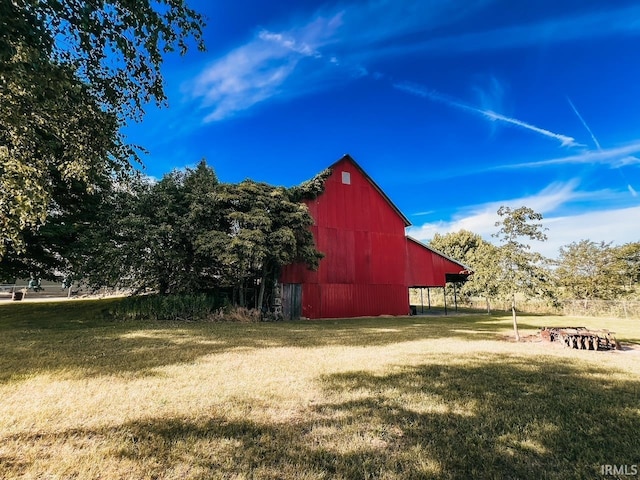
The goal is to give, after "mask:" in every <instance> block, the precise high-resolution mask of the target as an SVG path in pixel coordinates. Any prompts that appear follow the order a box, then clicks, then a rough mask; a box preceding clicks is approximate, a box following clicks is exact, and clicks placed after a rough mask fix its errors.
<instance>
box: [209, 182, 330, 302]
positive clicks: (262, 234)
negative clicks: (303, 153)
mask: <svg viewBox="0 0 640 480" xmlns="http://www.w3.org/2000/svg"><path fill="white" fill-rule="evenodd" d="M304 188H306V187H305V186H303V190H304ZM312 190H313V189H312ZM306 194H313V192H307V193H304V192H301V189H300V187H294V188H292V189H285V188H283V187H273V186H271V185H268V184H265V183H259V182H254V181H252V180H245V181H243V182H240V183H239V184H236V185H231V184H229V185H224V186H223V188H222V189H221V193H220V199H221V206H222V209H223V212H225V214H224V218H225V220H226V223H225V228H226V231H227V235H228V242H227V244H226V246H225V247H226V248H225V249H224V253H223V256H222V258H223V262H224V265H225V269H226V270H225V271H226V278H227V279H228V281H229V283H230V284H231V285H232V286H233V287H234V288H235V290H236V292H238V300H239V303H240V304H241V305H244V304H245V302H246V296H245V293H244V292H245V288H246V287H247V286H248V285H249V284H252V285H255V284H258V285H259V289H258V295H257V298H256V303H257V305H258V306H259V307H261V306H262V305H263V301H264V294H265V288H266V286H267V285H268V284H270V283H271V282H273V281H274V280H275V278H277V275H278V272H279V270H280V268H281V267H282V266H284V265H288V264H291V263H294V262H304V263H306V264H307V266H308V267H309V268H312V269H315V268H317V267H318V264H319V261H320V259H321V258H322V255H321V254H320V253H319V252H318V251H317V250H316V249H315V246H314V242H313V235H312V233H311V231H310V230H309V227H310V226H311V225H312V223H313V220H312V218H311V216H310V215H309V211H308V209H307V207H306V205H304V204H303V203H300V202H299V201H297V200H298V199H299V198H302V196H304V195H306Z"/></svg>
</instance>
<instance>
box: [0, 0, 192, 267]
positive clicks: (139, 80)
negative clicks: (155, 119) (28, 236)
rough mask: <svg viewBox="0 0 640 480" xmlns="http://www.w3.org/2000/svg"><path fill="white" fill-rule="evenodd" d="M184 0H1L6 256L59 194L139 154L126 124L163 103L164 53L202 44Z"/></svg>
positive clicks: (2, 249)
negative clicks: (126, 137) (123, 129)
mask: <svg viewBox="0 0 640 480" xmlns="http://www.w3.org/2000/svg"><path fill="white" fill-rule="evenodd" d="M202 27H203V20H202V18H201V17H200V15H199V14H197V13H196V12H195V11H193V10H191V9H190V8H188V7H187V5H186V4H185V2H184V0H136V1H130V0H103V1H99V2H98V1H85V2H77V1H72V0H13V1H3V2H0V31H1V32H2V35H0V97H1V98H2V102H0V235H1V238H0V259H1V258H3V257H4V256H5V255H6V254H7V252H8V251H14V252H20V251H24V250H25V248H26V247H27V245H26V243H25V238H24V237H23V233H24V232H25V231H30V232H34V231H35V230H37V228H38V227H40V226H41V225H43V224H44V223H45V221H46V219H47V218H48V217H49V216H50V215H51V214H52V213H53V212H56V208H57V205H58V204H59V203H60V202H59V199H58V197H56V195H59V194H67V193H68V192H69V191H70V190H73V189H75V188H77V186H78V185H84V186H85V189H86V190H87V191H88V192H92V191H95V190H96V189H97V186H98V184H99V183H100V180H101V179H102V178H103V177H104V175H105V174H107V175H113V174H117V173H118V172H122V171H126V170H127V168H128V167H129V166H130V164H131V162H132V161H135V160H136V159H137V157H136V155H135V151H134V149H132V148H130V147H128V146H127V145H126V142H125V141H124V138H123V137H122V135H121V134H120V133H119V127H120V126H121V125H122V124H123V123H125V122H126V121H128V120H132V119H133V120H138V119H140V118H141V117H142V115H143V107H144V106H145V104H147V103H149V102H153V101H155V102H156V103H158V104H163V103H164V102H165V101H166V97H165V94H164V90H163V84H162V75H161V70H160V69H161V65H162V58H163V54H164V53H167V52H169V51H172V50H176V49H178V50H180V52H181V53H184V52H185V51H186V49H187V47H188V43H189V41H190V39H193V41H194V42H195V44H196V45H197V46H198V47H200V48H202V47H203V44H202V40H201V30H202Z"/></svg>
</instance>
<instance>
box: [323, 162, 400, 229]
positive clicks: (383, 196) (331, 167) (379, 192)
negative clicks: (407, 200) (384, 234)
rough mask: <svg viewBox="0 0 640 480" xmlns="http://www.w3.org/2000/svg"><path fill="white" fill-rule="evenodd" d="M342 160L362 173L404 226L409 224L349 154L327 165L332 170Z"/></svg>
mask: <svg viewBox="0 0 640 480" xmlns="http://www.w3.org/2000/svg"><path fill="white" fill-rule="evenodd" d="M343 162H347V163H350V164H352V165H353V166H354V167H355V168H356V169H357V170H358V171H359V172H360V173H361V174H362V176H363V177H364V178H365V179H366V180H367V181H368V182H369V183H370V184H371V186H372V187H373V188H374V189H375V190H376V191H377V192H378V194H380V196H381V197H382V198H384V200H385V201H386V202H387V203H388V204H389V206H390V207H391V208H392V209H393V211H394V212H396V214H397V215H398V216H399V217H400V218H401V219H402V221H403V222H404V225H405V227H408V226H410V225H411V222H410V221H409V219H408V218H407V217H406V216H405V215H404V214H403V213H402V212H401V211H400V209H399V208H398V207H397V206H396V205H395V204H394V203H393V202H392V201H391V199H390V198H389V197H388V196H387V194H386V193H384V191H383V190H382V189H381V188H380V186H379V185H378V184H377V183H376V182H375V181H374V180H373V178H371V177H370V176H369V174H368V173H367V172H365V170H364V169H363V168H362V167H361V166H360V165H359V164H358V162H356V161H355V160H354V159H353V157H352V156H351V155H349V154H348V153H346V154H344V155H343V156H342V157H341V158H340V159H339V160H337V161H336V162H334V163H333V164H331V165H330V166H329V169H330V170H332V171H334V170H335V169H336V167H338V165H340V164H341V163H343Z"/></svg>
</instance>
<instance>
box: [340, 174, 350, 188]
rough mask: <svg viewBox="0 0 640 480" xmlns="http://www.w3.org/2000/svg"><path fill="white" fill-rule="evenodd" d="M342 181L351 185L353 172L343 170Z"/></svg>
mask: <svg viewBox="0 0 640 480" xmlns="http://www.w3.org/2000/svg"><path fill="white" fill-rule="evenodd" d="M342 183H344V184H345V185H351V174H350V173H349V172H342Z"/></svg>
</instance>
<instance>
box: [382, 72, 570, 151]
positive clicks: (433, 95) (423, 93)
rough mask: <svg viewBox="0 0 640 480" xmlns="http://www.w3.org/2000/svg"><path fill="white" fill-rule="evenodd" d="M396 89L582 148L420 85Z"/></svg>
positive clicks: (536, 128)
mask: <svg viewBox="0 0 640 480" xmlns="http://www.w3.org/2000/svg"><path fill="white" fill-rule="evenodd" d="M393 87H394V88H397V89H398V90H402V91H405V92H407V93H411V94H413V95H417V96H419V97H422V98H427V99H429V100H433V101H434V102H440V103H444V104H445V105H449V106H450V107H454V108H458V109H460V110H464V111H467V112H471V113H475V114H479V115H482V116H483V117H485V118H487V119H489V120H492V121H496V120H499V121H501V122H505V123H509V124H511V125H515V126H516V127H520V128H523V129H525V130H529V131H531V132H535V133H538V134H540V135H544V136H545V137H549V138H553V139H555V140H558V141H559V142H560V145H561V146H563V147H577V146H580V144H579V143H577V142H576V140H575V138H573V137H569V136H567V135H561V134H559V133H554V132H552V131H550V130H546V129H544V128H540V127H536V126H535V125H531V124H530V123H526V122H523V121H521V120H518V119H517V118H511V117H507V116H505V115H502V114H500V113H496V112H493V111H491V110H482V109H480V108H477V107H473V106H471V105H467V104H465V103H462V102H460V101H458V100H454V99H451V98H449V97H447V96H445V95H443V94H441V93H439V92H436V91H435V90H427V89H425V88H422V87H420V86H418V85H413V84H409V83H395V84H394V85H393Z"/></svg>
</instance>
